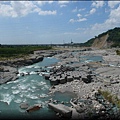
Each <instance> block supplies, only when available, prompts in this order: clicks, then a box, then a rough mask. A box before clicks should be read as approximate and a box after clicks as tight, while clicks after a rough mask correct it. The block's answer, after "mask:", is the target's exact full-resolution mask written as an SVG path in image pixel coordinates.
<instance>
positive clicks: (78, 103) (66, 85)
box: [47, 49, 120, 119]
mask: <svg viewBox="0 0 120 120" xmlns="http://www.w3.org/2000/svg"><path fill="white" fill-rule="evenodd" d="M80 56H102V59H103V60H98V61H94V62H93V61H87V59H86V61H87V62H84V63H83V62H80V61H82V60H81V58H80ZM56 57H58V58H59V59H61V62H59V63H58V64H57V65H56V66H55V67H54V68H52V69H51V74H50V76H49V77H48V75H47V79H49V80H50V81H51V84H52V85H53V86H54V87H51V89H50V93H54V92H56V91H61V92H62V93H64V92H66V91H69V92H73V93H75V94H77V96H78V99H76V100H75V101H74V102H72V106H73V112H72V117H71V118H72V119H74V118H75V119H76V118H77V119H81V118H82V119H89V118H96V119H111V118H114V119H115V118H117V119H118V118H120V112H119V108H118V107H117V104H113V101H112V102H110V101H109V100H107V99H105V98H104V96H102V95H101V94H99V92H98V91H99V90H101V91H107V92H109V93H111V94H112V95H114V96H117V97H118V99H120V94H119V93H120V91H119V88H120V56H118V55H116V52H115V50H111V49H109V50H93V51H84V52H83V51H82V52H77V53H76V54H74V53H72V52H67V53H63V54H60V55H56ZM112 57H114V58H113V59H112ZM73 68H74V69H73ZM82 100H83V102H82ZM85 101H88V104H89V105H87V104H85V103H84V102H85ZM101 101H102V102H101ZM89 102H90V103H89ZM118 106H119V105H118ZM76 116H77V117H76Z"/></svg>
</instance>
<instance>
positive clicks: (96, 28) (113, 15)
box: [78, 5, 120, 37]
mask: <svg viewBox="0 0 120 120" xmlns="http://www.w3.org/2000/svg"><path fill="white" fill-rule="evenodd" d="M118 26H120V5H119V6H118V7H117V8H116V9H111V11H110V14H109V16H108V19H106V20H105V21H104V22H103V23H100V24H99V23H96V24H94V25H92V26H91V27H90V28H86V30H84V33H85V34H86V35H87V34H89V36H91V37H94V36H96V35H98V34H100V33H102V32H105V31H107V30H109V29H112V28H114V27H118ZM78 30H79V29H78Z"/></svg>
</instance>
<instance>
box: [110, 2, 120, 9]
mask: <svg viewBox="0 0 120 120" xmlns="http://www.w3.org/2000/svg"><path fill="white" fill-rule="evenodd" d="M118 4H120V1H108V6H109V7H110V8H114V7H115V6H116V5H118Z"/></svg>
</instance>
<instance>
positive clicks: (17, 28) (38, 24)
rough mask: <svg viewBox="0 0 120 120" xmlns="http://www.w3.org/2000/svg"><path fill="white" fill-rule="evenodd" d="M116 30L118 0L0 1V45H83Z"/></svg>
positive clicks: (119, 18)
mask: <svg viewBox="0 0 120 120" xmlns="http://www.w3.org/2000/svg"><path fill="white" fill-rule="evenodd" d="M115 27H120V1H106V0H105V1H102V0H101V1H95V0H94V1H85V0H84V1H80V0H79V1H0V44H63V43H70V42H71V40H72V42H73V43H84V42H86V41H87V40H89V39H91V38H93V37H95V36H98V35H99V34H101V33H102V32H106V31H107V30H109V29H113V28H115Z"/></svg>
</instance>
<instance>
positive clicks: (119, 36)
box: [82, 27, 120, 47]
mask: <svg viewBox="0 0 120 120" xmlns="http://www.w3.org/2000/svg"><path fill="white" fill-rule="evenodd" d="M107 34H108V35H109V37H108V39H107V42H108V43H111V47H120V28H118V27H116V28H114V29H111V30H108V31H107V32H104V33H102V34H99V35H98V36H95V37H94V38H92V39H90V40H88V41H87V42H85V43H84V44H82V45H83V46H86V47H90V46H92V44H93V43H94V40H95V39H96V38H100V37H102V36H104V35H107Z"/></svg>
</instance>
